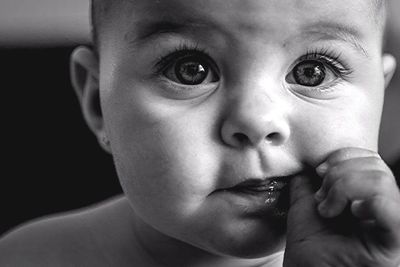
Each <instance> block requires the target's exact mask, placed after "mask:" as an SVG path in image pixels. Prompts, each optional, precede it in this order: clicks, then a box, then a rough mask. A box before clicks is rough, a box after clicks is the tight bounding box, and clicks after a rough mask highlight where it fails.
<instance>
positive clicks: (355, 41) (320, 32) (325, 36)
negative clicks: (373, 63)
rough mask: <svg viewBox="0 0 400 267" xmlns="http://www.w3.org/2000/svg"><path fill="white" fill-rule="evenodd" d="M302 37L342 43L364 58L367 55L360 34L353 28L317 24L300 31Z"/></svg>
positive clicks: (340, 25) (325, 23)
mask: <svg viewBox="0 0 400 267" xmlns="http://www.w3.org/2000/svg"><path fill="white" fill-rule="evenodd" d="M302 36H304V37H314V38H315V37H317V38H316V39H317V40H318V41H331V40H332V41H335V40H339V41H343V42H345V43H348V44H350V45H351V46H352V47H353V48H354V49H355V50H357V51H358V52H361V53H362V54H363V55H364V56H365V57H367V58H368V57H369V54H368V52H367V50H366V49H365V47H364V46H363V45H362V42H361V40H362V34H361V32H360V31H359V30H357V29H356V28H354V27H351V26H348V25H343V24H338V23H334V22H319V23H318V24H315V25H312V26H307V27H305V28H304V29H303V30H302Z"/></svg>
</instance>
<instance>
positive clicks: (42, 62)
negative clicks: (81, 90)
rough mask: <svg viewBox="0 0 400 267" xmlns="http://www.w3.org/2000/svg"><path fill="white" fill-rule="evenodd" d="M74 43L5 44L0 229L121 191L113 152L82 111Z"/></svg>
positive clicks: (0, 68)
mask: <svg viewBox="0 0 400 267" xmlns="http://www.w3.org/2000/svg"><path fill="white" fill-rule="evenodd" d="M72 50H73V48H72V47H62V48H42V49H40V48H34V49H1V50H0V62H1V63H0V77H1V80H0V81H1V89H0V91H1V93H0V95H1V97H0V99H1V109H0V112H1V115H0V118H1V119H0V125H1V131H0V132H1V135H0V136H1V140H0V141H1V154H2V157H1V158H2V159H1V162H2V163H1V165H0V166H1V176H0V203H1V204H0V211H1V215H0V234H1V233H4V232H5V231H6V230H9V229H10V228H11V227H14V226H16V225H18V224H20V223H22V222H25V221H27V220H29V219H33V218H37V217H38V216H43V215H47V214H51V213H55V212H60V211H66V210H70V209H76V208H80V207H83V206H86V205H89V204H91V203H95V202H98V201H100V200H103V199H106V198H108V197H110V196H113V195H115V194H118V193H120V192H121V188H120V186H119V183H118V180H117V178H116V174H115V171H114V167H113V163H112V158H111V156H109V155H108V154H106V153H105V152H104V151H103V150H102V149H101V148H100V146H99V145H98V144H97V140H96V138H95V137H94V135H93V134H92V133H91V132H90V130H89V129H88V127H87V126H86V124H85V123H84V120H83V118H82V116H81V111H80V107H79V104H78V101H77V98H76V97H75V93H74V91H73V89H72V86H71V83H70V79H69V56H70V53H71V52H72Z"/></svg>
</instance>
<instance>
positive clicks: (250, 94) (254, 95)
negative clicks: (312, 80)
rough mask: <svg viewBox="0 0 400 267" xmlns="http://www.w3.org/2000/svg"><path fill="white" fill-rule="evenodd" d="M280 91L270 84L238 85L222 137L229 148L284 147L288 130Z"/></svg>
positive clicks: (284, 105) (231, 101)
mask: <svg viewBox="0 0 400 267" xmlns="http://www.w3.org/2000/svg"><path fill="white" fill-rule="evenodd" d="M281 94H282V90H279V88H277V85H276V83H275V85H274V83H273V82H272V81H271V80H269V81H266V80H264V81H263V82H257V83H256V82H254V81H253V82H251V83H247V85H245V84H243V83H242V84H241V86H240V88H238V90H237V91H236V94H233V95H232V96H231V98H230V101H229V102H230V103H229V112H228V116H227V118H226V120H225V122H224V125H223V127H222V136H223V139H224V141H225V142H226V143H228V144H230V145H232V146H243V145H245V144H248V145H252V146H257V145H259V144H260V143H261V142H267V143H269V144H273V145H280V144H282V143H284V142H285V141H286V140H287V139H288V137H289V135H290V128H289V124H288V120H287V114H286V104H285V101H284V100H283V99H284V97H283V96H282V95H281Z"/></svg>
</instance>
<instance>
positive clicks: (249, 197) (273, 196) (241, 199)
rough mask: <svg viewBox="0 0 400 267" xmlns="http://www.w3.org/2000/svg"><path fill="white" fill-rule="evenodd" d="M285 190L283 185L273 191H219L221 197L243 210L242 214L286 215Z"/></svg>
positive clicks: (286, 201)
mask: <svg viewBox="0 0 400 267" xmlns="http://www.w3.org/2000/svg"><path fill="white" fill-rule="evenodd" d="M287 191H288V188H287V186H285V187H284V188H282V189H280V190H274V191H234V190H225V191H222V192H221V193H222V194H223V195H222V197H223V198H225V199H226V200H227V201H228V202H229V203H230V204H231V205H234V206H236V207H238V209H239V210H240V211H243V214H244V215H247V216H257V217H259V216H277V217H286V215H287V210H288V201H289V194H288V192H287Z"/></svg>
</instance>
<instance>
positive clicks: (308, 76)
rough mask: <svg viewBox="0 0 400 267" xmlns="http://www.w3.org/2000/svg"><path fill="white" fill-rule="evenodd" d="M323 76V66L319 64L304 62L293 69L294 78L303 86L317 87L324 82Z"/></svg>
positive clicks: (324, 74)
mask: <svg viewBox="0 0 400 267" xmlns="http://www.w3.org/2000/svg"><path fill="white" fill-rule="evenodd" d="M325 76H326V73H325V66H324V65H323V64H322V63H320V62H316V61H306V62H302V63H300V64H299V65H297V66H296V67H295V68H294V78H295V80H296V82H297V83H298V84H300V85H303V86H318V85H320V84H321V83H322V82H323V81H324V80H325Z"/></svg>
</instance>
